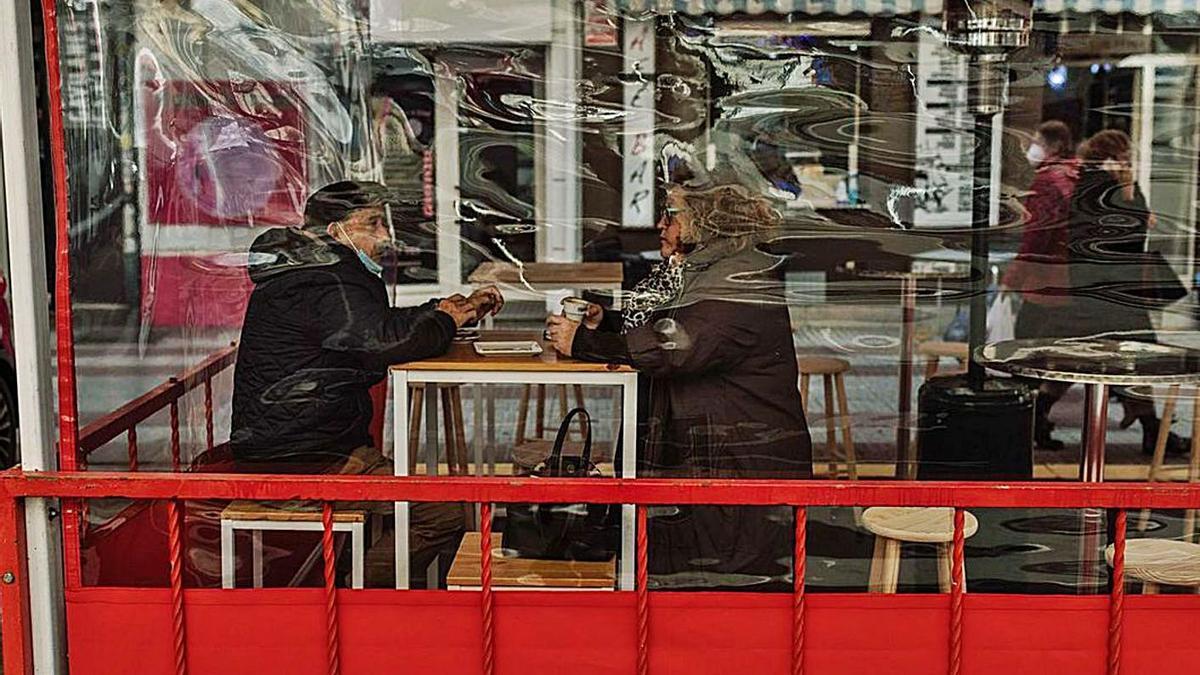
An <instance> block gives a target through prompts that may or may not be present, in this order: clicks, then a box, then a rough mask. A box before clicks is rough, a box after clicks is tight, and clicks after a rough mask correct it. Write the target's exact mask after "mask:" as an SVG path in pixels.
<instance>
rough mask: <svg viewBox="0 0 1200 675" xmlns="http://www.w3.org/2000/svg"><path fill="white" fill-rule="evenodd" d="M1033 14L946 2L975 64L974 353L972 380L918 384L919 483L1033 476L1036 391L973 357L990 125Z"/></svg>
mask: <svg viewBox="0 0 1200 675" xmlns="http://www.w3.org/2000/svg"><path fill="white" fill-rule="evenodd" d="M1031 13H1032V9H1031V6H1030V4H1029V3H1028V2H1027V1H1026V0H983V1H972V0H947V2H946V9H945V14H944V15H943V30H944V39H945V42H946V45H947V46H949V47H950V48H951V49H953V50H955V51H957V52H959V53H962V54H966V55H967V56H968V57H969V59H970V62H969V80H968V106H969V108H970V112H971V115H972V118H973V123H974V124H973V128H974V138H975V155H974V170H973V172H972V173H973V180H972V197H973V199H972V202H971V279H970V291H971V293H970V296H971V304H970V313H969V316H970V328H969V337H968V343H969V346H970V353H969V356H968V360H967V374H966V375H963V376H955V377H944V378H934V379H931V380H930V381H929V382H927V383H926V384H925V385H924V386H922V387H921V390H920V394H919V397H918V410H919V420H920V425H919V430H918V447H919V450H920V462H919V469H918V477H919V478H922V479H935V480H939V479H940V480H970V479H987V480H1019V479H1027V478H1032V476H1033V453H1032V448H1033V404H1034V395H1033V392H1032V391H1030V390H1029V388H1028V387H1026V386H1024V385H1022V384H1020V383H1018V382H1015V381H1013V380H1010V379H998V378H988V377H987V376H986V373H985V371H984V368H983V366H982V365H981V364H980V363H979V362H978V359H977V354H976V352H977V351H978V349H979V348H980V347H981V346H982V345H983V343H984V339H985V338H986V336H987V285H988V283H987V281H988V229H989V225H990V201H991V200H990V194H991V187H992V186H991V174H992V153H991V149H992V121H993V118H995V116H996V115H997V114H999V113H1000V112H1001V111H1002V110H1003V103H1004V101H1003V97H1004V91H1005V85H1006V84H1007V80H1008V63H1007V62H1008V57H1009V55H1010V54H1012V53H1013V52H1014V51H1016V50H1018V49H1021V48H1023V47H1025V46H1027V45H1028V44H1029V34H1030V28H1031V23H1032V21H1031ZM997 430H1003V431H1004V432H1005V433H996V431H997Z"/></svg>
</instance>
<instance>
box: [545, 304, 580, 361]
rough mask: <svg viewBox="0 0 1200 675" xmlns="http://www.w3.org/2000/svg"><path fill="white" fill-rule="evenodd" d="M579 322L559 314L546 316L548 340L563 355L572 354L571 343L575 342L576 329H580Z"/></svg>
mask: <svg viewBox="0 0 1200 675" xmlns="http://www.w3.org/2000/svg"><path fill="white" fill-rule="evenodd" d="M579 325H580V324H578V323H576V322H574V321H572V320H570V319H568V318H566V317H565V316H559V315H557V314H551V315H550V316H548V317H546V340H547V341H549V342H550V345H551V346H553V347H554V351H556V352H558V353H559V354H562V355H563V356H570V355H571V343H573V342H575V331H577V330H579Z"/></svg>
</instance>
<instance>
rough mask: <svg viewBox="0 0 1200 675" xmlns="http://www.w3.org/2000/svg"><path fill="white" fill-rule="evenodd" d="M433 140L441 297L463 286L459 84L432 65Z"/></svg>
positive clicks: (444, 66)
mask: <svg viewBox="0 0 1200 675" xmlns="http://www.w3.org/2000/svg"><path fill="white" fill-rule="evenodd" d="M433 65H434V68H433V69H434V74H435V75H434V78H433V101H434V103H433V104H434V114H433V115H434V116H433V129H434V131H433V137H434V142H433V143H434V160H435V162H436V163H437V164H436V171H437V176H436V184H437V247H438V250H437V261H438V285H439V286H440V287H441V293H442V294H447V295H448V294H451V293H454V292H456V291H458V290H459V289H460V288H462V286H463V274H462V243H461V242H460V241H459V235H460V232H459V222H458V209H459V199H460V195H459V182H460V180H461V179H460V176H459V165H458V164H459V162H458V152H459V150H458V132H459V128H458V80H457V78H456V75H457V74H456V73H455V72H454V70H453V67H452V66H451V65H450V64H448V63H446V62H444V61H436V62H434V64H433Z"/></svg>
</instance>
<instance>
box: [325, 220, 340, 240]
mask: <svg viewBox="0 0 1200 675" xmlns="http://www.w3.org/2000/svg"><path fill="white" fill-rule="evenodd" d="M340 229H342V227H341V223H339V222H337V221H334V222H332V223H330V224H329V225H326V226H325V234H327V235H329V237H330V238H331V239H338V230H340ZM338 241H341V240H340V239H338Z"/></svg>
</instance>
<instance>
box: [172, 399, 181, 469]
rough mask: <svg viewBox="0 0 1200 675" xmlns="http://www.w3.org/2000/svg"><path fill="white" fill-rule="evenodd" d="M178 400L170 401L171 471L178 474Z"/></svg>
mask: <svg viewBox="0 0 1200 675" xmlns="http://www.w3.org/2000/svg"><path fill="white" fill-rule="evenodd" d="M179 456H180V450H179V400H178V399H176V400H174V401H171V470H172V471H175V472H176V473H178V472H179Z"/></svg>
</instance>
